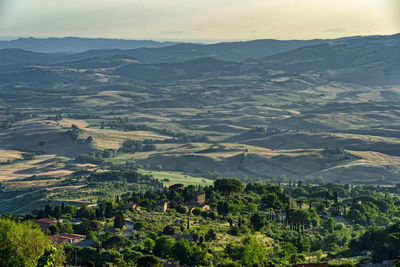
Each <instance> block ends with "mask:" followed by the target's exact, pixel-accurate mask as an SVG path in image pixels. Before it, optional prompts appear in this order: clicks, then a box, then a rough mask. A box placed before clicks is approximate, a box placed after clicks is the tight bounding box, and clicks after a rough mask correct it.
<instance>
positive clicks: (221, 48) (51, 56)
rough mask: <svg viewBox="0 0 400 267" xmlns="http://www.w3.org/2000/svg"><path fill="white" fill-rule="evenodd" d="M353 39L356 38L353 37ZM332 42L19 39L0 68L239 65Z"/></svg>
mask: <svg viewBox="0 0 400 267" xmlns="http://www.w3.org/2000/svg"><path fill="white" fill-rule="evenodd" d="M353 38H356V37H353ZM347 39H350V38H342V39H335V40H322V39H315V40H289V41H281V40H272V39H265V40H254V41H247V42H229V43H218V44H210V45H205V44H194V43H172V42H162V43H160V42H154V41H136V40H114V39H85V38H72V37H70V38H49V39H35V38H21V39H17V40H14V41H0V66H7V65H25V64H36V65H48V64H60V63H67V62H76V61H85V60H93V59H97V60H103V59H109V58H111V57H125V58H131V59H135V60H139V61H141V62H144V63H173V62H182V61H187V60H192V59H196V58H201V57H212V58H215V59H219V60H225V61H236V62H243V61H246V60H252V59H255V58H264V57H267V56H271V55H274V54H279V53H284V52H288V51H292V50H295V49H297V48H300V47H306V46H312V45H317V44H324V43H325V44H326V43H330V42H338V41H342V40H347Z"/></svg>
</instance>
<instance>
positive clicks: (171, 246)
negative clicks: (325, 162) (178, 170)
mask: <svg viewBox="0 0 400 267" xmlns="http://www.w3.org/2000/svg"><path fill="white" fill-rule="evenodd" d="M148 178H150V177H146V176H142V175H141V174H139V173H137V172H135V171H126V170H124V171H117V172H104V173H98V174H91V175H90V176H88V179H89V180H92V181H98V182H100V181H102V182H105V181H106V180H110V179H112V180H114V179H118V180H120V181H124V180H126V179H135V181H137V180H138V179H148ZM197 196H205V199H202V198H201V197H197ZM164 203H166V204H165V208H166V211H165V210H164V208H163V207H164ZM399 204H400V187H397V186H394V187H393V186H387V187H380V186H353V185H348V184H346V185H339V184H333V183H323V184H319V185H306V184H303V183H302V182H301V181H299V182H297V183H294V182H292V181H289V182H288V183H286V184H281V185H279V184H276V183H275V184H274V183H248V184H244V183H242V182H240V181H239V180H236V179H218V180H216V181H215V182H214V183H213V185H212V186H205V187H203V186H193V185H188V186H185V185H182V184H173V185H171V186H169V188H167V187H159V186H156V187H153V189H152V190H150V191H142V192H138V191H137V190H134V191H130V190H128V191H127V192H126V193H124V194H123V195H117V196H115V197H111V198H110V197H106V198H99V199H98V201H97V203H96V204H95V205H92V206H91V207H88V206H87V205H81V206H75V205H68V206H66V205H64V204H62V205H61V206H60V205H56V206H50V205H46V206H45V207H43V208H39V209H35V210H34V211H33V216H32V215H10V214H4V215H2V220H1V223H0V225H2V227H1V229H0V230H1V231H0V232H1V233H0V235H1V236H2V237H1V238H2V240H3V241H5V240H8V239H10V240H11V241H9V242H8V241H7V244H9V246H8V247H6V248H4V251H7V252H4V253H2V254H1V255H2V256H1V257H2V258H1V259H0V260H1V261H2V263H3V264H2V266H35V264H37V262H38V260H39V262H40V259H43V258H44V257H48V256H46V255H50V254H51V255H53V254H54V255H53V256H52V258H51V259H50V260H52V261H54V262H56V261H60V259H61V260H62V259H64V258H65V259H66V261H67V262H68V263H69V264H71V265H76V264H78V265H90V264H95V265H96V266H103V265H104V266H106V265H107V264H108V265H107V266H158V265H159V264H161V263H160V262H161V261H162V260H168V261H171V262H179V263H180V264H188V265H190V266H195V265H197V266H254V265H255V264H256V265H258V266H271V265H276V266H289V265H292V264H296V263H307V262H327V261H329V262H330V263H331V264H336V263H339V262H341V264H343V262H345V263H346V264H350V265H351V264H357V263H360V262H361V263H368V262H374V263H379V262H382V261H383V260H387V259H396V258H397V257H398V256H400V255H399V250H400V243H399V238H398V236H400V222H399V219H400V210H399V208H398V207H399ZM34 217H36V218H54V219H57V220H58V223H57V224H55V225H52V226H50V228H49V229H48V230H45V231H44V233H45V234H46V235H55V234H58V233H65V232H67V233H68V232H69V233H76V234H83V235H85V236H86V238H87V239H89V240H92V241H94V243H93V247H85V248H79V247H75V246H71V245H67V244H64V245H62V244H63V243H61V244H56V243H55V244H53V245H52V247H50V242H49V240H48V238H47V237H46V236H45V235H44V234H42V233H41V232H40V231H39V230H37V229H38V228H37V227H34V226H33V224H32V223H31V222H29V221H30V220H32V219H33V218H34ZM71 218H75V220H76V219H79V220H80V223H78V224H76V223H74V224H71V222H70V219H71ZM18 231H22V232H24V231H25V232H27V233H29V234H28V235H27V234H19V233H18ZM21 235H22V236H24V235H25V236H26V237H25V238H41V240H43V241H40V242H42V243H41V244H43V245H40V246H39V247H35V249H36V252H35V254H29V255H28V254H19V255H20V257H21V258H14V257H11V258H9V257H7V256H6V255H9V254H10V253H11V254H12V253H13V251H19V250H21V249H22V250H23V251H30V249H33V248H31V247H30V246H33V245H34V244H37V242H38V241H32V240H27V241H24V242H22V241H18V238H19V237H20V236H21ZM22 236H21V238H22ZM20 243H21V244H22V243H23V244H25V245H26V246H27V248H22V247H20V246H19V244H20ZM35 246H36V245H35ZM51 249H54V251H53V252H51V253H50V252H49V251H51ZM7 253H8V254H7ZM18 262H20V263H18ZM13 264H14V265H13ZM24 264H25V265H24ZM57 264H59V263H57ZM57 264H56V265H55V266H57ZM38 266H42V265H38ZM43 266H44V265H43Z"/></svg>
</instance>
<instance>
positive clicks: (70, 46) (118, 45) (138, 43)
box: [0, 37, 177, 53]
mask: <svg viewBox="0 0 400 267" xmlns="http://www.w3.org/2000/svg"><path fill="white" fill-rule="evenodd" d="M174 44H177V43H176V42H156V41H151V40H123V39H105V38H78V37H65V38H46V39H41V38H19V39H16V40H11V41H0V49H2V48H19V49H24V50H30V51H35V52H44V53H78V52H84V51H87V50H92V49H136V48H141V47H164V46H170V45H174Z"/></svg>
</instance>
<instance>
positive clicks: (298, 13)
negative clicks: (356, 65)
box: [0, 0, 400, 41]
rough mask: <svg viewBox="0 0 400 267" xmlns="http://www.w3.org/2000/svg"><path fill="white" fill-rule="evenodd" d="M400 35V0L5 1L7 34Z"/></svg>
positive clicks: (0, 17)
mask: <svg viewBox="0 0 400 267" xmlns="http://www.w3.org/2000/svg"><path fill="white" fill-rule="evenodd" d="M398 32H400V0H0V38H10V37H28V36H34V37H49V36H50V37H63V36H81V37H107V38H108V37H110V38H126V39H155V40H185V41H218V40H249V39H262V38H275V39H311V38H331V37H340V36H350V35H371V34H392V33H398Z"/></svg>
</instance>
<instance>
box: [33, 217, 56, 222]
mask: <svg viewBox="0 0 400 267" xmlns="http://www.w3.org/2000/svg"><path fill="white" fill-rule="evenodd" d="M35 222H48V223H56V222H57V221H56V220H53V219H49V218H42V219H36V220H35Z"/></svg>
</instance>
